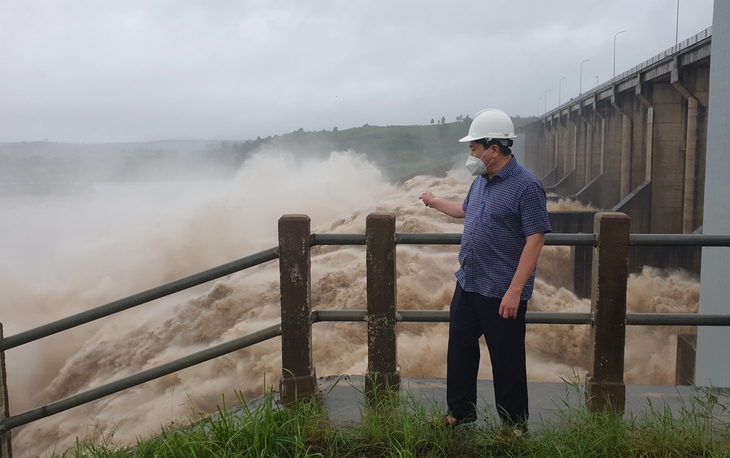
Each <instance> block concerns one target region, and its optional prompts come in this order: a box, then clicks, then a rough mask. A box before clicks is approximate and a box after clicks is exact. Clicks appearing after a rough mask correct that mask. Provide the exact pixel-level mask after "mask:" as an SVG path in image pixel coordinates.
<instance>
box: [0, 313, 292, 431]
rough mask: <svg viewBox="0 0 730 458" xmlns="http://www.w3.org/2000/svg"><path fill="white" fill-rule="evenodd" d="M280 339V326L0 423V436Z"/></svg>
mask: <svg viewBox="0 0 730 458" xmlns="http://www.w3.org/2000/svg"><path fill="white" fill-rule="evenodd" d="M280 335H281V323H278V324H275V325H273V326H269V327H268V328H264V329H262V330H260V331H256V332H253V333H251V334H247V335H245V336H243V337H239V338H238V339H234V340H231V341H228V342H225V343H222V344H220V345H216V346H214V347H210V348H207V349H205V350H202V351H199V352H197V353H193V354H191V355H188V356H184V357H182V358H179V359H176V360H174V361H170V362H169V363H165V364H161V365H159V366H155V367H153V368H151V369H147V370H145V371H142V372H138V373H136V374H133V375H130V376H129V377H125V378H123V379H120V380H116V381H114V382H111V383H107V384H106V385H102V386H99V387H96V388H93V389H91V390H88V391H84V392H82V393H79V394H75V395H73V396H69V397H67V398H63V399H60V400H58V401H56V402H52V403H50V404H47V405H44V406H41V407H38V408H36V409H33V410H29V411H27V412H23V413H21V414H18V415H13V416H11V417H7V418H5V419H3V420H2V421H0V433H2V432H4V431H8V430H10V429H13V428H17V427H18V426H23V425H25V424H28V423H31V422H34V421H36V420H40V419H41V418H45V417H50V416H51V415H55V414H57V413H60V412H63V411H65V410H68V409H72V408H74V407H78V406H80V405H83V404H86V403H89V402H92V401H96V400H97V399H100V398H103V397H104V396H109V395H110V394H114V393H118V392H120V391H123V390H126V389H128V388H132V387H135V386H137V385H141V384H143V383H145V382H149V381H151V380H154V379H157V378H160V377H163V376H165V375H169V374H172V373H173V372H177V371H180V370H182V369H187V368H188V367H191V366H195V365H196V364H200V363H204V362H206V361H210V360H211V359H215V358H218V357H220V356H223V355H226V354H228V353H232V352H234V351H236V350H241V349H243V348H246V347H250V346H251V345H254V344H257V343H259V342H263V341H266V340H269V339H272V338H274V337H277V336H280Z"/></svg>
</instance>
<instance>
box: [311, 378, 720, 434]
mask: <svg viewBox="0 0 730 458" xmlns="http://www.w3.org/2000/svg"><path fill="white" fill-rule="evenodd" d="M318 388H319V394H320V396H321V398H322V403H323V405H324V408H325V410H326V411H327V413H328V415H329V418H330V422H331V424H332V425H333V426H337V427H348V426H354V425H356V424H358V423H360V421H361V418H362V415H364V414H365V413H367V410H368V409H367V406H366V402H365V394H364V393H365V378H364V376H340V377H335V376H330V377H323V378H320V379H318ZM477 393H478V396H479V401H478V406H477V409H478V412H479V414H480V417H481V418H480V419H479V420H478V421H477V423H476V424H477V425H479V424H480V423H481V425H484V424H486V423H487V422H495V420H496V419H497V414H496V410H495V408H494V392H493V387H492V381H491V380H479V381H478V383H477ZM584 394H585V393H584V390H583V386H582V384H577V386H574V385H570V384H567V383H539V382H531V383H530V384H529V396H530V429H531V430H539V429H540V426H541V425H542V424H544V423H546V422H550V423H555V422H558V421H559V420H560V412H561V411H565V410H566V408H567V407H568V406H570V407H578V406H580V405H582V403H583V402H584ZM401 395H402V396H409V397H410V398H409V399H412V400H414V401H416V402H417V403H418V405H421V406H423V407H424V408H425V410H426V412H428V413H431V412H433V413H442V412H443V413H445V412H446V380H444V379H431V378H405V379H403V380H402V381H401ZM712 395H713V396H715V397H716V398H715V399H717V402H718V406H719V408H718V409H716V410H717V411H718V414H719V417H718V418H719V419H720V420H721V421H723V422H725V423H730V410H729V409H730V390H728V389H713V392H712ZM707 397H708V394H707V393H706V392H705V391H703V390H701V389H698V388H695V387H690V386H672V385H627V386H626V412H627V414H626V416H627V417H628V416H630V415H633V416H634V417H636V418H640V417H641V415H642V414H643V413H645V412H648V411H650V409H652V408H653V410H654V411H658V412H663V411H664V409H665V408H666V407H668V408H669V409H671V411H672V412H673V413H674V414H675V416H676V415H678V414H679V412H681V411H682V409H683V408H684V409H687V410H688V409H691V407H692V405H693V400H694V399H695V398H698V399H700V400H706V399H707ZM723 406H724V407H725V408H724V409H723V408H722V407H723Z"/></svg>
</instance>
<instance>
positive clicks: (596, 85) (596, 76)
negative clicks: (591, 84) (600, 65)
mask: <svg viewBox="0 0 730 458" xmlns="http://www.w3.org/2000/svg"><path fill="white" fill-rule="evenodd" d="M596 87H598V75H596Z"/></svg>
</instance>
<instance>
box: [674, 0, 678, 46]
mask: <svg viewBox="0 0 730 458" xmlns="http://www.w3.org/2000/svg"><path fill="white" fill-rule="evenodd" d="M678 44H679V0H677V31H676V33H675V34H674V46H677V45H678Z"/></svg>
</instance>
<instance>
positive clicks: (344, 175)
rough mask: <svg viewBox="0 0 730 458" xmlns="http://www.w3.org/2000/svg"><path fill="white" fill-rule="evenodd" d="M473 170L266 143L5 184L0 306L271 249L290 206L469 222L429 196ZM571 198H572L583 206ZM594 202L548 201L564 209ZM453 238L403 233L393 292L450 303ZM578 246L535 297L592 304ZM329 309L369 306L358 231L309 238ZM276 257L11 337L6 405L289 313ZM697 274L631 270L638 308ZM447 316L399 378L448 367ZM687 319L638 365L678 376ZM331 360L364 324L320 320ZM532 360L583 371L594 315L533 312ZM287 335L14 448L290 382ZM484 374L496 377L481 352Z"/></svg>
mask: <svg viewBox="0 0 730 458" xmlns="http://www.w3.org/2000/svg"><path fill="white" fill-rule="evenodd" d="M469 183H470V177H468V176H467V175H466V173H463V172H461V171H457V172H452V173H451V174H449V176H448V177H446V178H433V177H426V176H422V177H416V178H413V179H412V180H410V181H408V182H406V183H405V184H403V185H398V186H394V185H390V184H387V183H386V182H385V181H384V180H383V179H382V177H381V175H380V173H379V171H378V170H376V169H375V168H374V167H373V166H372V165H370V164H369V163H367V162H366V161H364V160H363V159H362V158H360V157H358V156H356V155H354V154H351V153H333V154H332V155H331V156H330V158H329V159H328V160H326V161H323V162H319V163H314V162H312V163H309V164H304V165H300V166H293V165H292V163H291V161H287V160H286V159H285V158H282V157H274V156H256V157H254V158H252V160H250V161H248V162H247V163H246V164H244V167H243V168H242V169H241V170H240V171H239V173H238V175H237V176H236V178H235V179H234V180H232V181H227V182H224V181H219V182H215V181H206V182H201V181H198V182H195V181H193V182H161V183H153V184H150V183H121V184H97V185H94V187H93V192H89V193H79V194H69V195H65V196H13V197H7V196H6V197H2V196H0V214H1V215H2V219H1V220H0V233H1V234H2V235H3V237H2V240H0V254H1V256H0V287H1V289H2V291H3V299H2V300H1V301H0V312H1V313H2V322H3V325H4V327H5V335H12V334H15V333H17V332H19V331H23V330H26V329H29V328H31V327H34V326H37V325H40V324H44V323H47V322H49V321H51V320H55V319H58V318H61V317H64V316H68V315H70V314H72V313H77V312H79V311H82V310H86V309H89V308H92V307H94V306H98V305H101V304H104V303H107V302H110V301H113V300H116V299H119V298H122V297H124V296H127V295H130V294H133V293H136V292H139V291H142V290H144V289H147V288H151V287H154V286H157V285H160V284H162V283H165V282H168V281H171V280H175V279H178V278H180V277H183V276H186V275H189V274H192V273H195V272H198V271H201V270H204V269H207V268H210V267H213V266H216V265H219V264H222V263H224V262H228V261H231V260H234V259H238V258H241V257H244V256H247V255H249V254H252V253H254V252H257V251H260V250H263V249H266V248H270V247H273V246H275V245H276V243H277V234H276V230H277V220H278V218H279V217H280V216H281V215H283V214H286V213H304V214H307V215H309V216H310V218H311V219H312V230H313V231H314V232H330V233H334V232H336V233H362V232H364V229H365V218H366V216H367V215H368V214H369V213H370V212H373V211H387V212H393V213H395V214H396V216H397V231H398V232H461V230H462V226H461V221H459V220H455V219H452V218H450V217H447V216H445V215H443V214H440V213H439V212H437V211H435V210H432V209H428V208H425V207H424V206H423V204H422V203H421V202H420V201H419V200H418V196H419V195H420V194H421V193H422V192H423V191H426V190H430V191H432V192H433V193H434V194H435V195H436V196H437V197H439V198H445V199H452V200H461V199H463V197H464V195H465V194H466V191H467V190H468V186H469ZM571 206H572V207H571ZM571 208H572V209H574V210H582V209H583V208H579V207H576V206H575V204H571V203H567V202H560V203H557V204H551V208H549V209H550V210H551V211H557V210H561V211H565V210H569V209H571ZM457 251H458V247H456V246H410V245H401V246H399V247H398V253H397V258H398V260H397V266H398V308H400V309H405V310H413V309H421V310H444V309H447V308H448V304H449V302H450V299H451V294H452V292H453V288H454V282H455V279H454V275H453V272H454V271H455V270H456V268H457V259H456V253H457ZM569 256H570V250H569V248H567V247H546V248H545V249H544V251H543V255H542V256H541V259H540V263H539V265H538V281H537V282H536V285H535V293H534V297H533V300H532V301H531V302H530V305H529V308H530V310H533V311H561V312H578V311H588V310H589V307H590V304H589V301H588V300H579V299H577V298H576V297H575V296H574V295H573V294H572V293H571V292H570V291H568V290H566V289H565V288H564V286H565V285H567V284H568V279H566V278H565V275H566V269H565V268H564V266H565V265H566V263H568V262H569ZM312 257H313V258H312V276H313V278H312V302H313V307H314V308H316V309H326V308H335V309H364V308H365V294H366V293H365V252H364V248H363V247H315V248H314V249H313V250H312ZM278 301H279V296H278V264H277V263H276V262H271V263H267V264H265V265H262V266H259V267H256V268H253V269H249V270H247V271H244V272H240V273H237V274H234V275H231V276H229V277H227V278H223V279H221V280H219V281H216V282H212V283H210V284H207V285H202V286H200V287H198V288H196V289H194V290H188V291H185V292H182V293H179V294H177V295H174V296H171V297H168V298H165V299H161V300H158V301H155V302H154V303H153V304H151V305H147V306H141V307H138V308H136V309H133V310H129V311H126V312H123V313H121V314H118V315H115V316H113V317H109V318H106V319H104V320H102V321H100V322H96V323H92V324H88V325H85V326H82V327H80V328H76V329H75V330H72V331H67V332H65V333H62V334H60V335H57V336H54V337H51V338H47V339H44V340H42V341H39V342H37V343H33V344H29V345H26V346H23V347H21V348H16V349H13V350H9V351H8V352H7V366H8V378H9V390H10V407H11V413H13V414H16V413H20V412H22V411H25V410H27V409H30V408H33V407H36V406H38V405H41V404H44V403H47V402H49V401H53V400H57V399H60V398H63V397H66V396H69V395H72V394H75V393H77V392H80V391H84V390H87V389H89V388H93V387H96V386H99V385H102V384H105V383H108V382H110V381H113V380H115V379H118V378H120V377H122V376H125V375H129V374H132V373H135V372H138V371H141V370H144V369H148V368H151V367H153V366H156V365H159V364H161V363H164V362H167V361H170V360H173V359H176V358H179V357H181V356H184V355H186V354H189V353H192V352H195V351H198V350H201V349H204V348H207V347H209V346H211V345H214V344H217V343H220V342H223V341H227V340H231V339H233V338H236V337H240V336H243V335H246V334H248V333H250V332H253V331H256V330H259V329H261V328H263V327H265V326H269V325H271V324H274V323H276V322H278V321H279V302H278ZM698 301H699V285H698V284H697V283H696V282H694V281H692V280H690V279H689V278H688V277H687V276H685V275H683V274H681V273H678V272H675V273H670V274H667V273H662V272H660V271H658V270H656V269H645V271H644V272H643V273H642V274H641V275H634V276H632V277H631V278H630V280H629V289H628V309H629V311H630V312H650V311H657V312H693V311H696V310H697V306H698ZM447 330H448V325H447V324H445V323H439V324H433V323H426V324H420V323H404V324H400V325H399V338H398V339H399V340H398V346H399V348H398V352H399V363H400V365H401V370H402V375H403V376H404V377H445V375H446V372H445V359H446V338H447ZM688 331H690V330H689V329H688V328H659V327H651V328H648V327H647V328H640V327H630V328H629V329H628V331H627V353H626V374H625V375H626V382H627V383H631V384H638V383H649V384H671V383H673V381H674V358H675V352H676V334H677V333H682V332H688ZM313 345H314V361H315V366H316V368H317V374H318V375H319V376H325V375H332V374H356V375H357V374H363V373H364V372H365V370H366V367H367V340H366V327H365V326H364V325H363V324H362V323H320V324H317V325H315V326H314V329H313ZM527 348H528V376H529V378H530V380H533V381H559V380H560V379H561V377H566V376H567V377H570V376H571V375H572V374H573V373H578V374H583V373H584V372H585V367H586V364H587V360H588V328H587V327H585V326H573V325H570V326H566V325H530V326H529V327H528V335H527ZM280 352H281V343H280V339H273V340H270V341H267V342H265V343H262V344H258V345H256V346H254V347H252V348H249V349H245V350H241V351H238V352H235V353H233V354H230V355H227V356H224V357H222V358H219V359H217V360H214V361H211V362H208V363H205V364H202V365H199V366H196V367H193V368H190V369H187V370H184V371H182V372H179V373H176V374H172V375H169V376H167V377H164V378H162V379H158V380H156V381H152V382H149V383H146V384H144V385H142V386H139V387H136V388H133V389H130V390H127V391H125V392H122V393H119V394H117V395H113V396H109V397H107V398H104V399H101V400H99V401H97V402H95V403H92V404H89V405H86V406H82V407H78V408H75V409H72V410H70V411H67V412H64V413H61V414H58V415H55V416H53V417H50V418H48V419H45V420H41V421H38V422H35V423H32V424H30V425H28V426H27V427H25V428H21V429H19V430H15V431H14V432H13V445H14V451H15V454H16V456H20V457H23V456H30V455H31V454H41V453H47V452H49V451H51V450H53V449H54V448H55V449H56V450H63V449H65V448H66V447H69V446H71V445H73V443H74V438H75V437H76V436H79V437H82V438H83V437H88V436H97V437H104V438H106V439H107V440H109V439H110V438H113V441H114V442H115V443H119V444H125V443H128V442H134V441H135V439H136V438H137V437H147V436H149V435H151V434H153V433H154V432H155V431H157V430H159V427H160V426H161V425H165V426H167V425H169V424H170V423H171V422H177V421H181V420H184V419H187V418H189V417H190V416H192V415H193V412H194V411H195V412H202V413H207V412H213V411H215V409H216V406H217V405H218V404H220V403H221V395H222V394H224V393H225V395H226V397H227V398H228V399H234V396H233V391H234V390H236V391H238V390H240V391H241V392H242V393H243V394H244V396H246V397H247V398H251V397H254V396H257V395H259V394H260V393H262V391H263V390H264V389H265V387H266V386H270V385H274V386H277V385H278V379H279V377H280V375H281V356H280ZM480 377H484V378H490V377H491V374H490V369H489V359H488V354H487V353H486V351H484V352H483V353H482V365H481V371H480Z"/></svg>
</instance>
